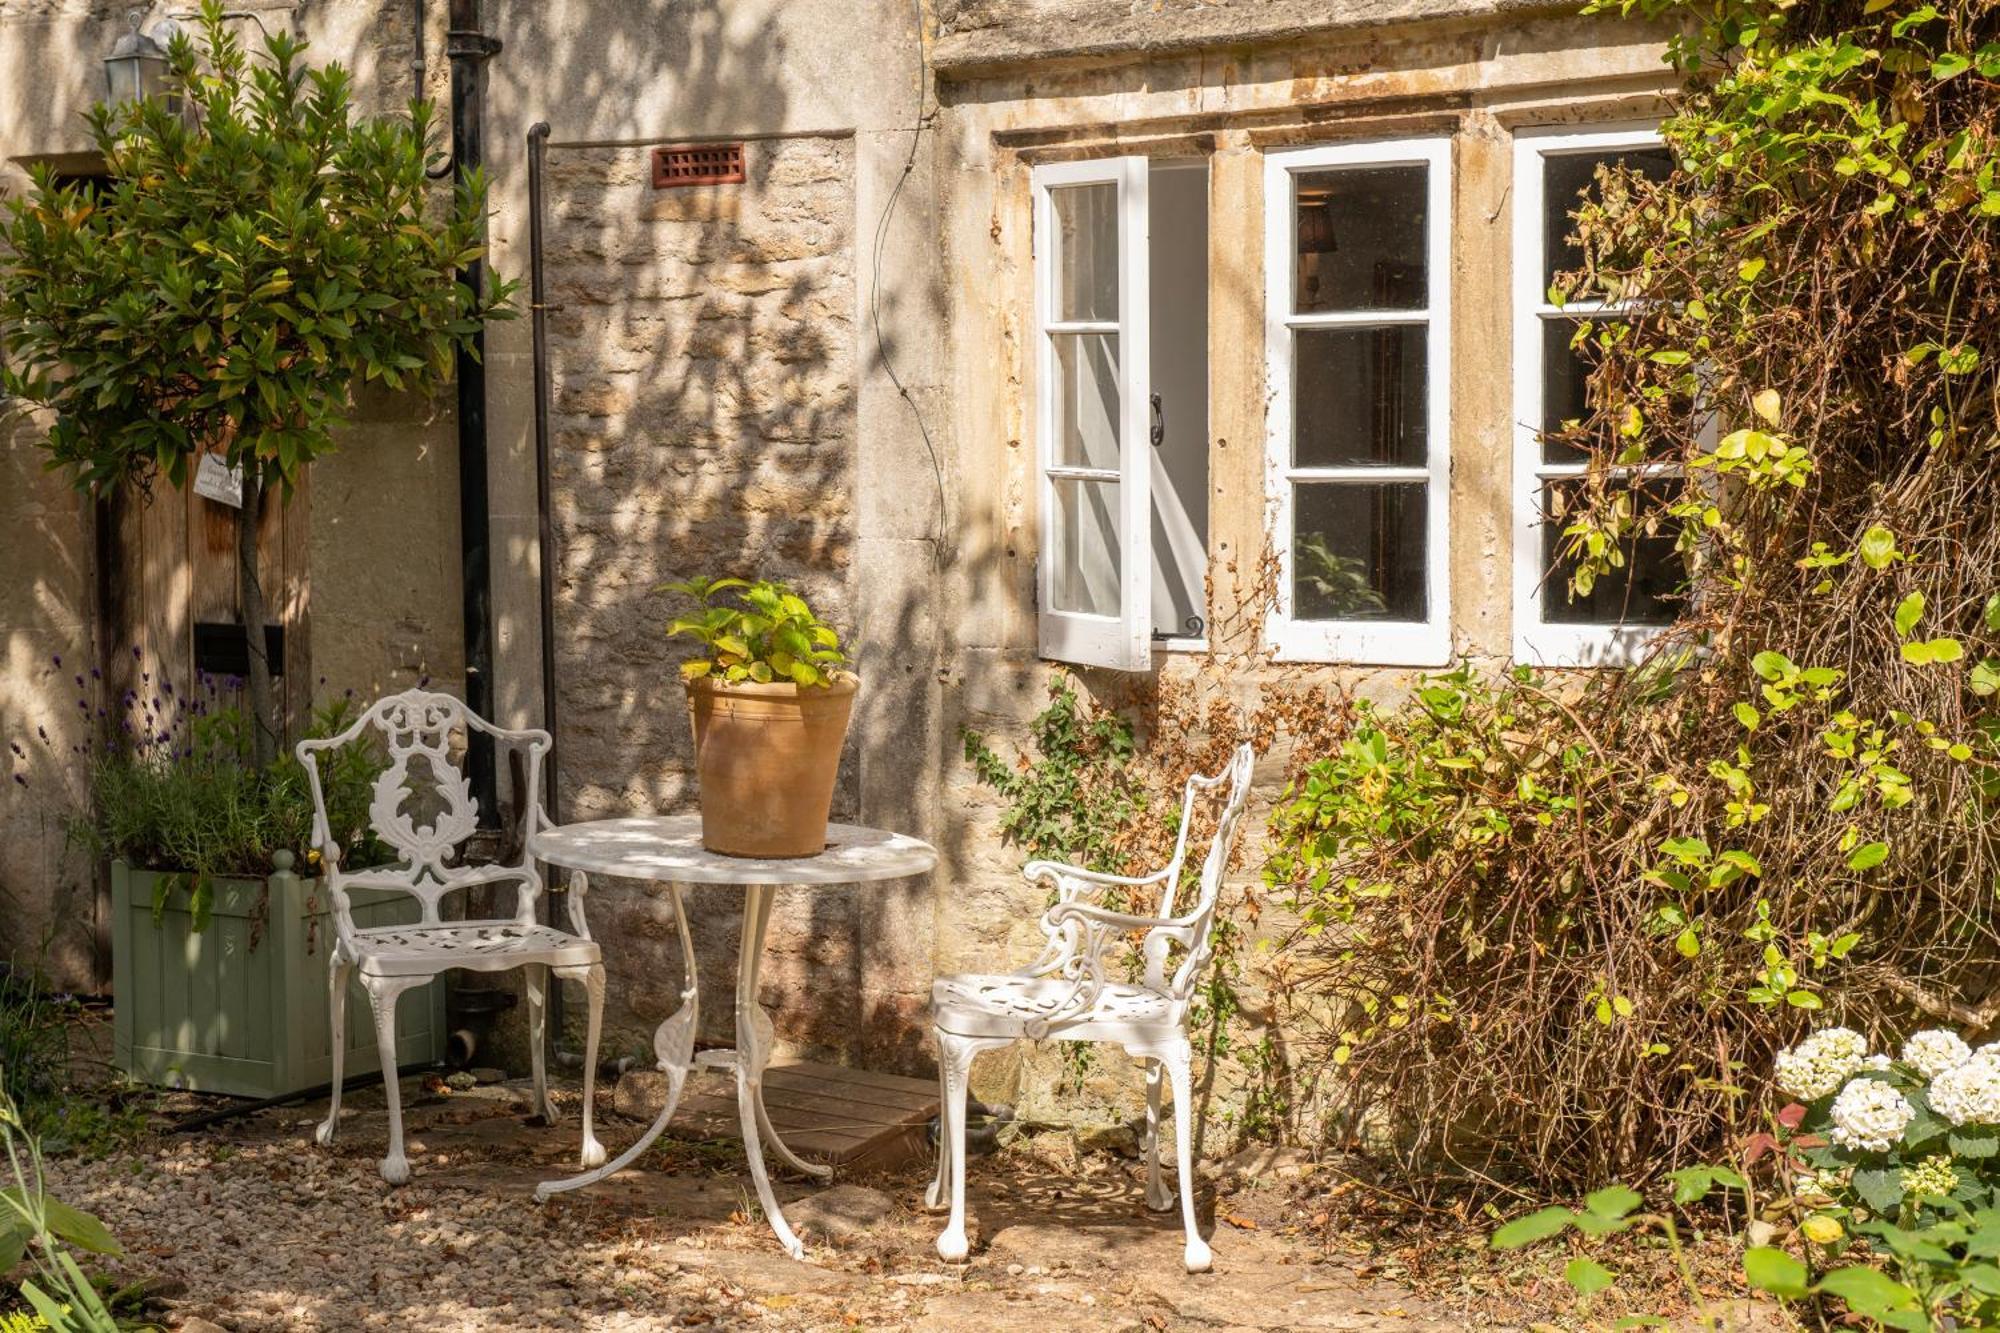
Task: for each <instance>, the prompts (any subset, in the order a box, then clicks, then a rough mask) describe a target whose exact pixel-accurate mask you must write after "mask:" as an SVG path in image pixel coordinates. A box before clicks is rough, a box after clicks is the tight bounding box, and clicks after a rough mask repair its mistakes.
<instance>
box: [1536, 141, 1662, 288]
mask: <svg viewBox="0 0 2000 1333" xmlns="http://www.w3.org/2000/svg"><path fill="white" fill-rule="evenodd" d="M1606 162H1619V163H1623V164H1624V165H1626V166H1628V167H1631V168H1632V169H1633V170H1635V171H1637V172H1638V173H1639V174H1640V175H1642V176H1644V177H1645V178H1646V179H1647V180H1655V181H1657V180H1665V179H1666V178H1667V177H1668V176H1671V175H1672V174H1673V170H1674V156H1673V154H1672V153H1670V152H1668V151H1667V150H1666V149H1665V148H1664V147H1655V148H1617V149H1612V150H1610V151H1608V152H1595V153H1550V154H1549V155H1548V156H1546V157H1544V158H1543V159H1542V163H1543V166H1542V170H1543V172H1544V175H1543V180H1542V287H1543V289H1544V290H1546V289H1547V288H1548V286H1549V284H1550V283H1552V282H1554V281H1555V276H1556V274H1558V273H1567V272H1569V271H1571V270H1573V269H1577V268H1581V267H1582V266H1583V249H1582V247H1581V246H1579V245H1577V244H1576V240H1575V238H1574V235H1573V232H1574V231H1575V228H1576V222H1575V220H1574V219H1572V218H1571V217H1570V214H1572V213H1574V212H1576V211H1577V209H1578V208H1580V207H1582V205H1583V200H1584V197H1585V195H1586V194H1588V196H1589V197H1590V198H1591V199H1593V200H1594V199H1596V198H1597V197H1598V194H1599V191H1598V188H1597V169H1598V167H1600V166H1602V165H1603V164H1604V163H1606Z"/></svg>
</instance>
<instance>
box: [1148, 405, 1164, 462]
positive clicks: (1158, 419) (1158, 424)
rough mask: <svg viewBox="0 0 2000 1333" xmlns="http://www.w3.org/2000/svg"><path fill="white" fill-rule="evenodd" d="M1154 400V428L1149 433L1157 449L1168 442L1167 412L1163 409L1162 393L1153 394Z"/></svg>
mask: <svg viewBox="0 0 2000 1333" xmlns="http://www.w3.org/2000/svg"><path fill="white" fill-rule="evenodd" d="M1152 400H1153V428H1152V430H1151V431H1149V432H1148V434H1149V435H1150V436H1151V438H1152V441H1153V447H1154V448H1155V449H1157V448H1159V447H1160V446H1161V445H1163V444H1165V443H1166V442H1167V414H1166V413H1165V412H1164V411H1163V410H1161V407H1160V395H1158V394H1154V395H1152Z"/></svg>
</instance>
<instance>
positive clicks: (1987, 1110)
mask: <svg viewBox="0 0 2000 1333" xmlns="http://www.w3.org/2000/svg"><path fill="white" fill-rule="evenodd" d="M1930 1102H1931V1108H1932V1109H1933V1110H1935V1111H1936V1112H1937V1113H1938V1114H1939V1115H1941V1116H1943V1117H1944V1118H1945V1119H1946V1120H1949V1121H1951V1123H1952V1124H1954V1125H1993V1124H2000V1052H1994V1053H1991V1054H1988V1053H1986V1052H1984V1051H1982V1052H1981V1053H1980V1054H1977V1055H1974V1056H1973V1057H1972V1058H1971V1059H1970V1060H1967V1061H1966V1062H1965V1063H1964V1064H1962V1065H1959V1066H1957V1067H1956V1068H1953V1069H1947V1070H1945V1071H1944V1072H1943V1073H1942V1074H1939V1075H1938V1076H1937V1077H1936V1078H1934V1079H1932V1080H1931V1087H1930Z"/></svg>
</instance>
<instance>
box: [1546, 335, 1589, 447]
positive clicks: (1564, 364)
mask: <svg viewBox="0 0 2000 1333" xmlns="http://www.w3.org/2000/svg"><path fill="white" fill-rule="evenodd" d="M1579 323H1581V321H1580V320H1574V319H1545V320H1543V321H1542V419H1541V420H1540V421H1538V422H1536V423H1535V427H1536V429H1538V430H1540V431H1543V432H1544V434H1543V437H1542V461H1543V462H1544V463H1581V462H1584V461H1585V460H1587V459H1588V458H1589V457H1590V455H1589V454H1588V453H1587V452H1586V451H1584V450H1583V449H1580V448H1578V447H1577V446H1576V445H1574V444H1565V443H1563V442H1562V441H1560V440H1554V439H1550V438H1549V436H1551V435H1555V434H1558V433H1560V432H1561V431H1562V428H1563V423H1564V422H1565V421H1582V420H1583V419H1584V418H1585V417H1587V416H1588V415H1589V414H1590V399H1589V396H1588V388H1589V382H1590V371H1591V363H1590V362H1589V361H1587V360H1585V359H1584V356H1583V354H1582V353H1581V352H1579V351H1575V350H1572V349H1571V347H1570V345H1569V344H1570V340H1571V339H1572V338H1574V337H1576V329H1577V325H1578V324H1579Z"/></svg>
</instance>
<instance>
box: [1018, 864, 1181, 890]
mask: <svg viewBox="0 0 2000 1333" xmlns="http://www.w3.org/2000/svg"><path fill="white" fill-rule="evenodd" d="M1166 877H1167V872H1166V871H1164V870H1156V871H1154V872H1153V873H1152V874H1150V875H1114V874H1111V873H1110V872H1109V871H1105V870H1085V869H1084V868H1083V867H1082V866H1072V865H1064V864H1063V863H1062V862H1061V861H1030V862H1028V864H1026V865H1024V866H1022V867H1021V878H1023V879H1025V880H1027V881H1028V882H1029V883H1030V884H1033V883H1034V882H1035V881H1036V880H1042V879H1053V880H1055V881H1056V883H1057V885H1058V886H1060V885H1061V884H1062V882H1063V881H1065V880H1074V881H1076V882H1077V883H1078V884H1079V885H1095V886H1097V887H1099V888H1113V887H1117V888H1128V889H1136V888H1143V887H1144V886H1146V885H1148V884H1157V883H1159V882H1160V881H1161V880H1163V879H1165V878H1166Z"/></svg>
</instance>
